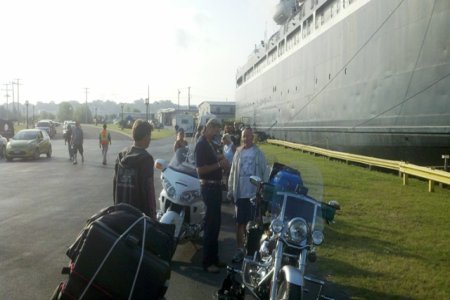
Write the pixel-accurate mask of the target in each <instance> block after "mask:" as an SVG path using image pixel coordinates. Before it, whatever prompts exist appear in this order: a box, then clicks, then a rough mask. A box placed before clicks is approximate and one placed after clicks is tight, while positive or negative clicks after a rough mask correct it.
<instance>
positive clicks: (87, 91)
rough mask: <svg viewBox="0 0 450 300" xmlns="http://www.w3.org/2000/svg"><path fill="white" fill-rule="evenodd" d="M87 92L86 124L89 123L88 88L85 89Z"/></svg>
mask: <svg viewBox="0 0 450 300" xmlns="http://www.w3.org/2000/svg"><path fill="white" fill-rule="evenodd" d="M85 92H86V124H87V122H88V105H87V98H88V88H85Z"/></svg>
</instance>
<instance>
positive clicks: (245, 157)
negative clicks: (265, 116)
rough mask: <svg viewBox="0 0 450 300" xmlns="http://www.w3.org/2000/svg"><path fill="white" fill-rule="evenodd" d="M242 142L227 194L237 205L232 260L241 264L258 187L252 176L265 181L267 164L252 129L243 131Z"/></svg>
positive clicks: (235, 157)
mask: <svg viewBox="0 0 450 300" xmlns="http://www.w3.org/2000/svg"><path fill="white" fill-rule="evenodd" d="M241 141H242V143H243V145H242V146H241V147H239V148H237V150H236V153H235V155H234V157H233V163H232V165H231V170H230V175H229V177H228V193H227V196H228V198H229V199H233V200H234V204H235V217H236V243H237V251H236V254H235V255H234V257H233V260H232V261H233V262H234V263H239V262H241V261H242V260H243V259H244V256H245V249H244V241H245V233H246V225H247V223H248V222H249V221H250V220H251V217H252V206H251V203H250V198H251V197H253V196H255V193H256V187H255V186H254V185H253V184H251V183H250V176H253V175H256V176H259V177H260V178H262V179H264V178H265V176H264V175H265V171H266V164H267V163H266V158H265V157H264V153H263V152H262V151H261V150H260V149H259V148H258V146H256V145H254V144H253V130H252V129H251V128H245V129H244V130H243V131H242V137H241Z"/></svg>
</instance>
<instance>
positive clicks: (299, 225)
mask: <svg viewBox="0 0 450 300" xmlns="http://www.w3.org/2000/svg"><path fill="white" fill-rule="evenodd" d="M288 228H289V232H288V238H289V240H291V241H292V242H294V243H300V242H301V241H302V240H304V239H306V237H307V236H308V225H307V224H306V221H305V220H304V219H302V218H294V219H292V220H291V221H290V222H289V224H288Z"/></svg>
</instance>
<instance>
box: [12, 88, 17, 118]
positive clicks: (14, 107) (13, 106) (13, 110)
mask: <svg viewBox="0 0 450 300" xmlns="http://www.w3.org/2000/svg"><path fill="white" fill-rule="evenodd" d="M14 84H16V83H15V82H14V81H11V95H12V110H11V111H12V113H13V119H14V117H15V116H16V106H15V105H14Z"/></svg>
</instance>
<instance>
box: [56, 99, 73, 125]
mask: <svg viewBox="0 0 450 300" xmlns="http://www.w3.org/2000/svg"><path fill="white" fill-rule="evenodd" d="M58 120H59V121H65V120H73V106H72V104H70V103H69V102H62V103H61V104H59V107H58Z"/></svg>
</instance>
